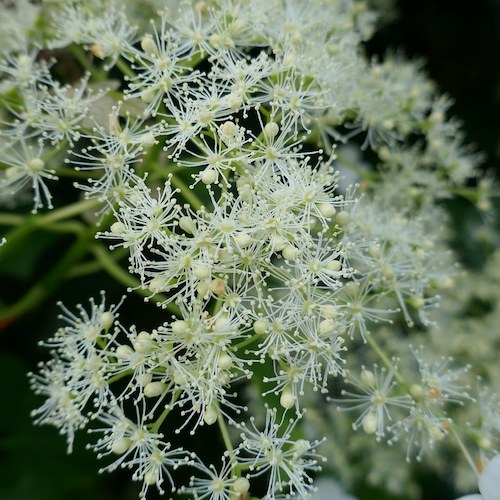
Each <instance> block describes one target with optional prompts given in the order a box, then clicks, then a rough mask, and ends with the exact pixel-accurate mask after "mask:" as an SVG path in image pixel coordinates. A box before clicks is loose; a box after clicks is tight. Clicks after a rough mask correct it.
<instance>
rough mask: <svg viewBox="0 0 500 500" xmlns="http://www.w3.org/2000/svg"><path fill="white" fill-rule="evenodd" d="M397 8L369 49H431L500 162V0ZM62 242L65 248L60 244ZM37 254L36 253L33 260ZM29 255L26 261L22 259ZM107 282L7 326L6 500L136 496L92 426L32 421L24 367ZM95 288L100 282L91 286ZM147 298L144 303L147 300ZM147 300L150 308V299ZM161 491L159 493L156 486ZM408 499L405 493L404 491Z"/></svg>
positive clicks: (8, 286) (5, 294)
mask: <svg viewBox="0 0 500 500" xmlns="http://www.w3.org/2000/svg"><path fill="white" fill-rule="evenodd" d="M398 11H399V17H398V18H397V19H396V20H395V21H394V22H392V23H391V24H388V25H386V26H385V27H384V28H383V29H382V30H381V31H380V32H379V33H378V34H377V35H376V36H375V37H374V39H373V40H372V41H371V42H370V43H369V44H368V47H367V50H368V52H369V53H370V54H383V53H384V52H385V51H386V50H387V49H388V48H393V49H395V48H398V49H402V50H403V52H404V53H405V54H406V55H407V56H410V57H414V56H418V57H423V58H424V59H425V60H426V61H427V65H426V69H427V72H428V74H429V75H430V76H431V78H432V79H434V80H435V81H436V82H437V83H438V85H439V87H440V88H441V90H442V91H443V92H444V93H446V94H449V95H450V96H451V97H452V98H453V99H454V101H455V105H454V106H453V109H452V111H453V113H454V114H455V115H456V116H457V117H459V118H460V119H462V120H463V122H464V124H465V125H464V130H465V132H466V136H467V140H468V141H469V142H471V143H473V144H475V146H476V148H477V150H479V151H483V152H484V153H485V161H484V165H483V168H484V169H485V170H489V171H491V172H497V173H498V172H499V170H498V169H499V167H498V166H499V165H500V158H499V157H500V149H499V136H498V132H499V127H498V125H497V120H498V116H499V111H500V65H499V62H500V57H499V56H500V0H477V1H475V2H457V1H452V0H418V1H412V0H407V1H400V2H399V3H398ZM39 241H40V245H41V246H42V247H43V248H42V253H41V255H42V257H40V253H39V252H38V253H37V252H33V248H32V249H25V250H24V254H23V253H22V252H21V253H20V255H18V256H17V258H15V257H11V258H10V260H8V261H7V262H3V263H0V276H2V278H1V282H0V296H1V297H2V298H3V299H6V301H8V299H9V297H11V296H12V294H17V293H19V292H20V291H21V290H22V289H23V287H24V286H25V285H26V282H27V281H30V280H31V279H32V278H33V276H35V275H36V274H37V273H43V271H44V259H53V258H57V254H58V248H55V247H54V245H53V243H51V242H50V241H42V240H41V239H40V240H39ZM59 250H60V249H59ZM29 259H31V261H29ZM28 261H29V262H30V263H29V265H28V266H27V267H26V269H24V270H23V269H20V268H19V264H20V262H28ZM96 279H98V280H99V285H98V286H99V288H102V289H106V290H108V297H109V298H110V301H111V302H114V301H117V300H119V297H120V296H121V295H122V293H123V289H122V288H121V287H119V286H117V285H115V284H114V283H113V282H112V281H111V280H109V279H108V278H107V277H105V276H101V275H99V276H98V277H97V278H96V277H95V276H93V277H92V278H91V279H90V280H89V281H88V282H87V283H86V282H85V280H83V281H79V282H78V287H75V283H74V282H68V283H66V284H65V285H64V286H63V287H62V288H60V289H59V290H57V291H56V292H55V293H54V294H53V296H52V297H50V298H49V299H48V300H47V301H46V302H45V303H44V304H42V306H41V307H40V308H38V309H37V310H35V311H32V312H30V313H29V314H26V315H24V316H23V317H22V318H19V320H18V321H17V322H16V323H15V324H11V325H8V326H6V325H2V326H3V327H1V326H0V342H1V347H0V394H1V395H2V399H0V499H2V500H66V499H72V500H84V499H89V498H92V500H112V499H120V500H121V499H123V500H127V499H129V498H130V499H135V498H137V492H138V487H137V486H138V485H131V482H130V479H129V474H128V473H127V472H126V471H125V472H118V473H115V474H113V475H105V476H98V475H97V469H98V468H99V467H100V466H101V464H99V463H98V461H97V459H96V458H95V456H94V454H93V453H92V452H90V451H86V450H85V449H84V443H85V441H86V436H85V435H84V434H82V435H81V436H80V438H79V439H78V438H77V443H76V446H75V452H74V453H73V455H72V456H67V455H66V453H65V442H64V438H63V437H61V436H58V435H57V431H56V430H55V429H52V428H46V427H41V428H38V427H33V426H32V425H31V418H30V415H29V413H30V410H31V409H32V408H34V407H35V406H37V405H39V404H40V400H38V399H36V398H35V397H34V396H33V395H32V394H31V391H30V390H29V384H28V379H27V376H26V373H27V372H28V371H30V370H35V369H36V363H37V362H38V361H39V360H40V359H47V353H46V352H45V351H44V350H43V349H42V348H40V347H38V346H37V341H38V340H40V339H43V338H47V337H48V336H49V335H51V334H52V333H53V332H54V331H55V330H56V328H57V327H58V326H59V324H58V322H57V320H56V316H57V314H58V310H57V308H56V306H55V302H56V301H57V300H59V299H61V298H63V299H64V301H65V303H67V304H68V305H70V306H71V305H73V304H75V303H77V302H80V301H81V302H82V303H84V304H86V303H88V302H87V300H88V297H89V293H92V294H95V291H96V285H95V280H96ZM87 290H92V291H91V292H87ZM144 307H146V310H145V309H144ZM148 307H149V309H147V308H148ZM137 308H141V317H142V319H143V324H141V328H147V327H148V326H149V324H148V323H151V325H150V326H154V325H155V323H156V324H157V323H159V321H157V318H158V315H157V314H158V313H157V311H156V309H155V308H154V307H153V306H145V305H144V304H143V303H142V300H140V299H138V298H133V297H130V298H128V299H127V301H126V303H125V306H124V308H122V319H123V322H124V323H125V324H131V323H132V322H134V321H136V319H134V316H135V315H134V311H135V310H136V309H137ZM422 481H423V483H424V484H425V494H424V496H423V499H424V500H433V499H435V500H438V499H439V500H447V499H452V498H455V496H454V494H453V493H452V492H451V491H449V490H447V489H446V488H445V487H444V486H443V485H440V484H437V483H436V480H435V479H434V478H429V477H428V478H423V479H422ZM358 494H360V499H361V500H371V499H375V500H377V499H381V500H382V496H380V494H379V493H375V492H363V493H361V492H358ZM152 497H153V496H152ZM401 500H402V499H401Z"/></svg>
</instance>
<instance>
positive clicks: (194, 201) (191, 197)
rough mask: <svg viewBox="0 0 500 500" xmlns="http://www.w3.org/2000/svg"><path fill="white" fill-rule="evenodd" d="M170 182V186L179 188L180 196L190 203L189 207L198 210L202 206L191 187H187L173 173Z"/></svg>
mask: <svg viewBox="0 0 500 500" xmlns="http://www.w3.org/2000/svg"><path fill="white" fill-rule="evenodd" d="M171 182H172V186H174V187H176V188H178V189H180V190H181V194H182V196H183V197H184V198H185V199H186V201H187V202H188V203H189V204H190V205H191V208H193V209H194V210H199V209H200V208H201V207H202V206H203V203H202V202H201V200H200V199H199V198H198V196H196V193H195V192H194V191H193V190H192V189H189V186H187V185H186V184H185V183H184V181H182V180H181V179H180V178H179V177H178V176H176V175H174V176H173V177H172V181H171Z"/></svg>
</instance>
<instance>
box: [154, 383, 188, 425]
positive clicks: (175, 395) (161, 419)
mask: <svg viewBox="0 0 500 500" xmlns="http://www.w3.org/2000/svg"><path fill="white" fill-rule="evenodd" d="M180 393H181V391H179V390H178V391H175V392H174V393H173V394H172V399H171V400H170V404H168V405H166V406H165V409H164V410H163V412H162V413H161V415H160V416H159V417H158V418H157V420H156V422H155V423H154V424H153V425H152V426H151V432H154V433H156V432H158V431H159V430H160V427H161V424H163V422H164V421H165V419H166V418H167V416H168V414H169V413H170V412H171V411H172V408H173V404H174V403H175V402H176V401H177V398H178V397H179V395H180Z"/></svg>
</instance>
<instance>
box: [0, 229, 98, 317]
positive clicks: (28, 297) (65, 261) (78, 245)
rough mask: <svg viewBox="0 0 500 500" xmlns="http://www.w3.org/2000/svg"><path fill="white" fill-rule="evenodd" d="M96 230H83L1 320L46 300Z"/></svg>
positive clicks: (81, 255)
mask: <svg viewBox="0 0 500 500" xmlns="http://www.w3.org/2000/svg"><path fill="white" fill-rule="evenodd" d="M95 232H96V229H95V228H94V227H92V228H89V229H88V230H87V231H85V232H81V233H80V234H79V235H78V237H77V239H76V241H75V242H74V243H73V245H72V246H71V247H70V249H69V250H68V251H67V252H66V254H65V255H64V256H63V257H62V258H61V260H60V261H59V262H58V263H57V265H56V266H54V267H53V268H52V270H51V271H50V272H49V273H48V274H47V275H46V276H45V277H43V278H42V279H41V280H39V281H38V282H37V283H36V284H35V285H34V286H33V287H31V288H30V290H28V292H27V293H26V294H25V295H24V296H23V297H22V298H21V299H20V300H18V301H17V302H16V303H15V304H13V305H11V306H10V307H7V308H6V309H4V310H3V311H1V312H0V321H9V320H13V319H15V318H17V317H19V316H21V315H22V314H24V313H26V312H28V311H30V310H32V309H34V308H35V307H37V306H38V305H39V304H40V303H41V302H42V301H43V300H45V298H46V297H47V296H48V295H50V293H52V292H53V291H54V290H55V289H56V288H57V286H58V284H59V283H60V282H61V281H62V280H63V279H64V277H65V275H66V273H67V272H68V270H69V269H70V268H71V266H72V265H73V264H74V263H76V262H78V261H79V260H80V259H81V258H82V257H83V256H84V255H85V253H86V252H87V248H88V244H89V242H90V241H91V240H92V239H93V238H94V236H95Z"/></svg>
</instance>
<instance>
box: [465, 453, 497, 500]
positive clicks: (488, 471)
mask: <svg viewBox="0 0 500 500" xmlns="http://www.w3.org/2000/svg"><path fill="white" fill-rule="evenodd" d="M478 484H479V491H480V492H481V494H475V495H465V496H464V497H460V498H457V500H500V455H496V456H495V457H494V458H493V459H492V460H491V461H490V462H488V464H487V465H486V468H485V469H484V471H483V473H482V474H481V475H480V476H479V481H478Z"/></svg>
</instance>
